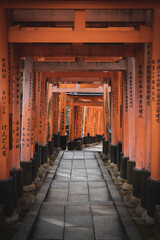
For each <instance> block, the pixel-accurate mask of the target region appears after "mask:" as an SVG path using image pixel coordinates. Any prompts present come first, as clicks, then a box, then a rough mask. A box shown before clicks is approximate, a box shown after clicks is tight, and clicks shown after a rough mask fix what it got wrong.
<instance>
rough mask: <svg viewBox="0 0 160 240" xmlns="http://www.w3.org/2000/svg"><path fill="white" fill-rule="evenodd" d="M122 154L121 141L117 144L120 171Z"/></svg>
mask: <svg viewBox="0 0 160 240" xmlns="http://www.w3.org/2000/svg"><path fill="white" fill-rule="evenodd" d="M121 152H122V143H121V142H120V141H119V142H118V144H117V166H118V169H120V153H121Z"/></svg>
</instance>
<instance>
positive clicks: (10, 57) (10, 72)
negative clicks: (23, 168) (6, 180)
mask: <svg viewBox="0 0 160 240" xmlns="http://www.w3.org/2000/svg"><path fill="white" fill-rule="evenodd" d="M13 55H14V50H13V44H8V88H9V162H8V168H9V170H11V169H13V146H12V145H13V143H12V142H13V119H12V117H13V113H12V111H13V91H14V90H13V77H12V75H13V69H12V63H13V61H14V57H13Z"/></svg>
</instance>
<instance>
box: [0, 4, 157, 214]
mask: <svg viewBox="0 0 160 240" xmlns="http://www.w3.org/2000/svg"><path fill="white" fill-rule="evenodd" d="M159 26H160V2H158V1H154V0H153V1H137V2H136V4H135V2H134V1H98V2H94V1H85V2H82V1H71V2H70V1H64V2H62V1H43V2H42V1H33V0H32V1H7V0H6V1H4V2H3V1H1V3H0V61H1V66H0V134H1V137H0V204H4V207H5V214H6V216H10V215H12V213H13V209H14V208H15V207H16V199H17V198H20V197H21V196H22V194H23V186H25V185H29V184H31V183H32V181H33V180H34V179H35V177H36V172H37V169H38V167H39V166H40V164H43V163H45V162H46V159H47V156H48V155H49V154H51V153H52V151H53V149H54V147H57V146H61V148H62V149H66V125H65V121H66V120H65V119H66V106H68V105H69V106H70V124H69V140H68V141H69V143H68V148H69V149H73V146H74V143H73V142H74V141H75V139H81V138H82V131H83V137H84V139H85V141H88V139H92V140H93V139H94V137H95V136H101V135H104V139H103V152H104V153H105V154H108V153H109V154H110V158H111V161H112V162H113V163H116V164H117V165H118V169H119V170H120V175H121V177H122V178H124V179H127V182H128V183H129V184H133V195H134V196H135V197H138V198H140V199H141V205H142V206H143V207H144V208H146V209H147V212H148V214H149V215H150V216H152V217H153V216H154V210H155V205H157V204H160V28H159ZM22 76H23V77H22ZM22 82H23V84H22ZM68 84H70V86H69V85H68ZM21 103H22V109H21ZM82 116H83V118H84V119H83V120H84V121H83V123H84V124H83V125H82ZM110 129H111V131H110ZM59 139H60V143H59ZM93 141H94V140H93ZM56 144H57V145H56ZM59 144H60V145H59Z"/></svg>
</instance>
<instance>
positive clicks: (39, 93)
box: [35, 72, 41, 143]
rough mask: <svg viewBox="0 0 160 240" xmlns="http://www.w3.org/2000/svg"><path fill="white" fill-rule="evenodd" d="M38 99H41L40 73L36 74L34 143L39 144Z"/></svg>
mask: <svg viewBox="0 0 160 240" xmlns="http://www.w3.org/2000/svg"><path fill="white" fill-rule="evenodd" d="M40 98H41V73H40V72H36V103H35V104H36V106H35V108H36V119H35V121H36V126H35V141H36V142H37V143H40Z"/></svg>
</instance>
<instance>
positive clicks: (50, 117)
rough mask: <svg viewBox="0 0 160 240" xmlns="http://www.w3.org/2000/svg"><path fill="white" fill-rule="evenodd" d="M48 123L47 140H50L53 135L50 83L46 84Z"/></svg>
mask: <svg viewBox="0 0 160 240" xmlns="http://www.w3.org/2000/svg"><path fill="white" fill-rule="evenodd" d="M47 106H48V111H47V112H48V114H47V115H48V123H49V136H48V141H52V135H53V108H52V84H48V103H47Z"/></svg>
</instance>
